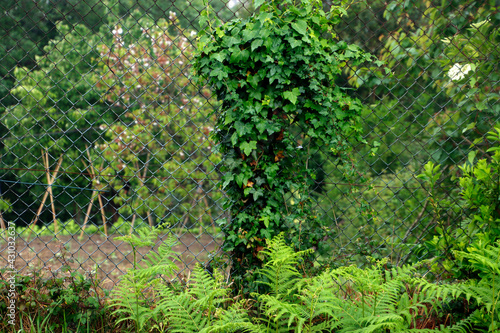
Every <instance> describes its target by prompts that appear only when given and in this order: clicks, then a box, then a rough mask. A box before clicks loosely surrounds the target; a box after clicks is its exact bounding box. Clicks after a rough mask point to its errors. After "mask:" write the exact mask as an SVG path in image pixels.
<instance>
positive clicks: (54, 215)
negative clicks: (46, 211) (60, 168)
mask: <svg viewBox="0 0 500 333" xmlns="http://www.w3.org/2000/svg"><path fill="white" fill-rule="evenodd" d="M42 159H43V162H44V165H45V174H46V175H47V183H48V184H50V183H51V180H50V172H49V153H48V151H47V150H45V158H43V151H42ZM47 190H48V191H49V196H50V206H51V208H52V219H53V220H54V233H55V234H56V238H57V232H58V229H59V228H58V226H57V219H56V208H55V206H54V194H53V193H52V186H50V185H49V186H48V187H47Z"/></svg>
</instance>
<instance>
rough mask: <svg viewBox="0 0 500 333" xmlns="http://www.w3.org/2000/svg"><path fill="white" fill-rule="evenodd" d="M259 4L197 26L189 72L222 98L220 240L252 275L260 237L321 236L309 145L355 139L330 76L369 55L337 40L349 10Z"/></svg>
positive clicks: (356, 131) (308, 1)
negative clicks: (224, 220) (223, 223)
mask: <svg viewBox="0 0 500 333" xmlns="http://www.w3.org/2000/svg"><path fill="white" fill-rule="evenodd" d="M255 6H256V8H257V7H259V6H260V9H259V10H258V11H257V12H256V13H255V14H254V15H252V16H251V17H249V18H246V19H235V20H232V21H230V22H227V23H225V24H223V25H222V26H220V27H217V28H214V29H206V30H205V31H204V32H202V33H201V36H200V39H199V43H198V49H197V56H196V58H195V61H194V70H195V73H196V75H197V76H198V77H199V78H200V79H201V81H202V82H203V83H206V82H207V81H208V83H209V85H211V86H212V88H213V89H214V92H215V94H216V96H217V98H218V99H219V100H220V101H221V102H222V105H221V107H220V109H218V110H217V111H216V112H217V113H216V115H217V126H216V128H215V130H214V133H213V137H214V139H215V141H216V142H217V143H218V149H219V150H220V151H221V152H223V153H224V154H225V161H224V167H223V173H224V176H223V181H222V189H223V190H224V191H226V193H227V195H228V197H229V198H230V201H229V202H228V203H227V205H228V207H227V208H229V209H230V213H231V221H230V222H229V221H228V226H227V228H226V229H225V230H226V238H225V248H226V250H227V251H229V252H230V253H232V255H233V270H232V273H233V276H234V277H236V278H237V279H238V278H240V279H241V278H244V277H245V275H246V278H247V279H248V280H251V276H252V273H253V272H254V269H255V268H256V267H259V265H260V264H261V259H262V258H261V257H262V256H261V255H260V254H259V252H260V251H261V250H262V249H263V248H264V246H265V240H266V239H271V238H273V237H274V236H276V235H278V234H279V233H280V232H283V231H286V232H287V234H288V236H289V238H290V239H291V240H292V242H293V244H294V245H295V247H296V248H297V249H303V248H310V247H313V246H316V247H317V246H318V245H319V243H320V241H321V239H322V238H324V236H325V229H326V226H324V225H323V224H322V222H321V221H318V218H317V216H316V215H315V212H314V210H312V209H311V200H310V193H311V186H312V185H313V184H314V179H315V171H314V169H313V168H312V167H311V165H309V159H310V158H311V155H312V152H316V151H318V150H319V149H322V150H323V151H324V150H325V148H326V150H328V149H330V150H332V151H333V153H334V154H336V155H337V156H339V158H345V153H346V152H347V151H348V147H349V144H348V140H349V141H352V140H359V139H360V138H361V135H360V128H361V127H360V124H359V122H358V120H359V117H360V112H361V108H362V106H361V103H360V102H359V100H357V99H355V98H353V97H351V96H349V95H348V94H347V92H346V90H345V89H344V88H342V87H340V86H338V85H337V84H336V80H338V78H339V77H340V76H341V74H342V70H343V68H344V67H345V66H347V64H348V63H351V64H353V65H357V64H360V63H362V62H365V61H370V60H372V56H371V55H369V54H367V53H365V52H363V51H362V50H361V49H360V48H359V47H358V46H356V45H348V44H347V43H345V42H343V41H339V40H337V37H336V34H335V32H334V30H333V26H334V24H335V23H337V22H338V21H339V20H340V17H341V16H342V15H344V14H345V13H346V11H345V8H343V7H341V6H332V7H331V9H330V10H329V11H328V12H325V11H324V9H323V5H322V3H321V1H319V0H303V1H300V2H299V1H293V0H284V1H283V0H280V1H277V0H273V1H267V2H266V3H264V0H257V1H255Z"/></svg>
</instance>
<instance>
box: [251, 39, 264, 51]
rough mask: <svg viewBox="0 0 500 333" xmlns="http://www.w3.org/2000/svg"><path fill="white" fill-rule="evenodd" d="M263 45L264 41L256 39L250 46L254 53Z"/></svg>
mask: <svg viewBox="0 0 500 333" xmlns="http://www.w3.org/2000/svg"><path fill="white" fill-rule="evenodd" d="M262 43H264V41H263V40H262V39H256V40H254V41H253V42H252V44H251V45H250V48H251V50H252V52H253V51H255V49H256V48H258V47H259V46H261V45H262Z"/></svg>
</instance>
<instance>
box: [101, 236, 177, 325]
mask: <svg viewBox="0 0 500 333" xmlns="http://www.w3.org/2000/svg"><path fill="white" fill-rule="evenodd" d="M159 232H160V229H151V230H147V231H144V230H140V231H139V232H138V233H137V235H134V234H131V235H127V236H123V237H117V239H119V240H123V241H124V242H126V243H128V244H130V245H131V246H132V251H133V254H134V261H133V268H132V269H131V270H129V271H128V272H127V273H126V274H125V275H123V277H122V279H121V281H120V283H119V284H118V285H117V286H115V288H114V289H113V292H112V294H111V299H110V301H109V303H108V307H111V308H113V309H114V310H113V314H115V315H118V316H119V319H118V320H117V322H116V324H119V323H120V322H123V321H127V320H130V321H132V322H133V323H134V324H135V331H136V332H142V331H145V330H146V327H147V325H148V324H149V323H150V322H151V320H153V321H156V320H157V319H156V318H157V312H158V310H157V309H154V310H151V308H150V305H151V300H150V299H148V297H147V296H148V295H151V294H152V295H154V294H155V293H157V292H159V291H160V290H163V288H164V284H163V281H162V280H161V279H160V275H172V274H173V272H174V271H175V270H176V269H177V266H176V265H175V264H174V263H173V261H172V257H174V256H175V255H176V253H175V252H174V251H173V250H172V246H173V245H174V243H175V240H174V239H173V238H172V237H170V238H168V239H167V240H166V241H164V242H163V243H162V244H161V245H160V247H159V248H158V253H155V252H154V251H150V252H149V253H148V255H147V256H146V258H145V260H144V262H145V264H146V265H145V266H146V267H141V266H140V265H138V262H137V259H136V257H137V256H136V253H137V247H141V246H149V247H153V246H154V244H155V243H154V240H156V237H157V236H158V234H159Z"/></svg>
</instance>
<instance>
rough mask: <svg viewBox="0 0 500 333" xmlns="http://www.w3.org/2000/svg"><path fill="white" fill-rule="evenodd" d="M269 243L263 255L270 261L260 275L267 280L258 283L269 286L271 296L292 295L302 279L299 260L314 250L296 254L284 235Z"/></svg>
mask: <svg viewBox="0 0 500 333" xmlns="http://www.w3.org/2000/svg"><path fill="white" fill-rule="evenodd" d="M267 242H268V245H267V247H266V248H265V249H264V250H263V251H261V253H263V254H264V255H266V256H267V257H268V258H269V260H268V261H267V262H266V264H265V265H264V267H263V268H261V269H260V270H259V273H260V275H261V276H262V277H265V278H266V279H267V280H266V279H261V280H259V281H258V283H260V284H264V285H267V286H269V287H270V289H271V294H272V295H275V296H278V295H285V294H287V293H291V292H292V291H293V290H295V286H296V284H297V282H298V281H299V279H300V278H301V275H300V273H299V271H298V270H297V266H298V264H299V259H300V258H301V257H303V256H304V255H306V254H308V253H311V251H312V250H305V251H299V252H295V251H294V250H293V249H292V248H291V247H290V246H288V245H287V244H286V242H285V239H284V235H283V234H280V235H278V236H276V237H274V238H273V239H271V240H268V241H267Z"/></svg>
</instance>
